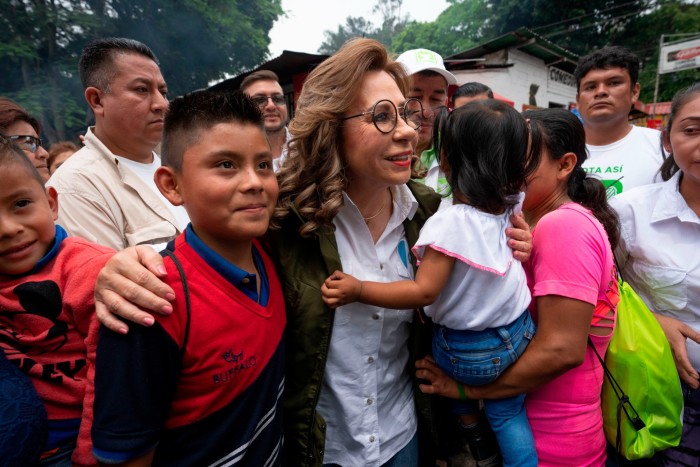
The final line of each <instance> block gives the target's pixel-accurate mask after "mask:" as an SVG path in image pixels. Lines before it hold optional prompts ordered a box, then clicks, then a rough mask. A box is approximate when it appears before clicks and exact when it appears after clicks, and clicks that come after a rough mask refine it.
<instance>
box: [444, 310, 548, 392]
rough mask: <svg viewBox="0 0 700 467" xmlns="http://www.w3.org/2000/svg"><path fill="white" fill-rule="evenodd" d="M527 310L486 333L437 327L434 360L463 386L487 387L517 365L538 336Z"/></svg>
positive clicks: (485, 331) (485, 330) (486, 330)
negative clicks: (514, 363) (511, 366)
mask: <svg viewBox="0 0 700 467" xmlns="http://www.w3.org/2000/svg"><path fill="white" fill-rule="evenodd" d="M535 329H536V326H535V323H534V322H533V321H532V318H531V317H530V313H529V312H528V311H527V310H526V311H525V312H524V313H523V314H522V315H520V316H519V317H518V318H517V319H516V320H515V321H513V322H512V323H510V324H508V325H506V326H501V327H498V328H490V329H484V330H483V331H461V330H455V329H449V328H446V327H444V326H440V325H435V326H434V330H433V358H434V359H435V362H436V363H437V364H438V366H439V367H440V368H442V370H443V371H445V372H446V373H447V374H448V375H450V376H451V377H452V378H453V379H456V380H457V381H460V382H462V383H464V384H470V385H473V386H481V385H484V384H488V383H490V382H492V381H493V380H495V379H496V378H498V376H499V375H500V374H501V373H502V372H503V371H504V370H505V369H506V368H508V367H509V366H510V365H512V364H513V362H515V361H516V360H517V359H518V357H520V355H522V353H523V352H524V351H525V348H526V347H527V345H528V344H529V343H530V341H531V340H532V338H533V336H534V335H535Z"/></svg>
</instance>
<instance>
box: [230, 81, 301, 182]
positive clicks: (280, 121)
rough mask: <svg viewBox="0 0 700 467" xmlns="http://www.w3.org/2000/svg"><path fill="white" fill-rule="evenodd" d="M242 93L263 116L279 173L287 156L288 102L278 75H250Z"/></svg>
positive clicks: (242, 87) (242, 88)
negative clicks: (253, 103)
mask: <svg viewBox="0 0 700 467" xmlns="http://www.w3.org/2000/svg"><path fill="white" fill-rule="evenodd" d="M240 90H241V92H243V93H245V94H246V95H247V96H248V97H250V98H251V99H252V101H253V102H255V104H256V105H257V106H258V108H259V109H260V112H261V113H262V115H263V119H264V123H265V133H266V134H267V140H268V142H269V143H270V150H271V151H272V157H273V159H272V165H273V167H274V169H275V171H277V169H278V168H279V166H280V164H281V163H282V161H283V160H284V158H285V156H286V155H287V142H288V141H289V139H290V136H289V131H288V130H287V115H288V113H287V101H286V99H285V98H284V93H283V92H282V86H280V83H279V78H278V77H277V74H276V73H275V72H273V71H270V70H259V71H256V72H254V73H251V74H249V75H248V76H246V77H245V79H244V80H243V81H242V82H241V87H240Z"/></svg>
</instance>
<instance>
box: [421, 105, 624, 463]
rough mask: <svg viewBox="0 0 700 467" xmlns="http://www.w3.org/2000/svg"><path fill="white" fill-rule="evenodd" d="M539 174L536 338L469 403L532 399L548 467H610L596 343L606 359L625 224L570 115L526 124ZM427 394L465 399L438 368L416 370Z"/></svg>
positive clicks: (530, 212) (529, 211) (545, 114)
mask: <svg viewBox="0 0 700 467" xmlns="http://www.w3.org/2000/svg"><path fill="white" fill-rule="evenodd" d="M523 115H524V116H525V118H527V119H529V121H530V128H531V134H532V151H533V153H534V151H537V153H539V154H540V159H541V161H540V165H539V166H538V168H537V170H536V171H535V173H534V174H533V175H532V176H531V177H529V179H528V182H527V189H526V195H525V201H524V204H523V212H524V214H525V219H526V220H527V221H528V223H529V224H530V226H531V228H532V229H533V252H532V256H531V257H530V259H529V260H528V261H527V262H526V263H525V271H526V274H527V278H528V286H529V287H530V290H531V292H532V296H533V299H534V300H533V302H532V304H531V305H530V312H531V313H532V315H533V318H534V319H535V321H536V322H537V333H536V334H535V337H534V338H533V340H532V342H531V343H530V345H529V346H528V348H527V349H526V350H525V352H524V353H523V355H522V356H521V357H520V359H519V360H518V361H517V362H516V363H515V364H514V365H513V366H512V367H510V368H509V369H508V370H506V371H505V372H504V373H503V375H502V376H501V377H500V378H499V379H498V380H496V381H495V382H494V383H492V384H489V385H486V386H478V387H476V386H474V387H471V386H467V387H465V388H464V389H465V390H466V394H467V396H468V397H469V398H472V399H493V398H503V397H509V396H513V395H515V394H521V393H528V396H527V398H526V400H525V403H526V408H527V414H528V419H529V421H530V425H531V427H532V432H533V436H534V438H535V444H536V449H537V455H538V457H539V462H540V465H541V466H572V465H576V466H602V465H604V464H605V460H606V455H605V435H604V433H603V421H602V413H601V409H600V391H601V387H602V384H603V370H602V368H601V366H600V363H599V362H598V360H597V358H596V356H595V354H594V353H593V350H592V349H591V348H590V347H589V344H588V342H589V339H590V341H591V342H592V345H594V346H595V347H596V349H597V350H598V352H599V353H600V354H601V355H604V354H605V350H606V349H607V346H608V343H609V342H610V338H611V336H612V331H613V328H614V325H615V313H616V308H617V302H618V291H617V274H616V271H615V263H614V259H613V254H612V248H611V246H614V245H615V244H616V243H617V240H618V238H619V224H618V220H617V216H616V215H615V213H614V211H612V210H611V208H610V207H609V206H608V203H607V201H606V196H605V188H604V187H603V185H602V184H601V183H600V182H599V181H598V180H595V179H590V178H586V173H585V172H584V170H583V168H582V167H581V165H582V164H583V162H584V161H585V160H586V147H585V135H584V132H583V126H582V125H581V123H580V122H579V121H578V119H577V118H576V117H575V116H574V115H573V114H571V113H570V112H567V111H565V110H558V109H544V110H534V111H527V112H525V113H524V114H523ZM416 366H417V368H418V372H417V376H418V377H419V378H424V379H426V380H428V381H429V382H430V384H426V385H423V386H422V387H421V389H422V390H423V391H424V392H427V393H434V394H441V395H446V396H449V397H453V398H458V397H459V393H460V391H459V388H458V386H457V383H456V382H454V381H452V380H450V379H448V378H447V377H446V376H445V375H444V374H441V373H440V372H439V370H438V369H437V367H436V366H435V364H434V363H433V362H432V361H430V360H428V359H423V360H420V361H419V362H417V364H416Z"/></svg>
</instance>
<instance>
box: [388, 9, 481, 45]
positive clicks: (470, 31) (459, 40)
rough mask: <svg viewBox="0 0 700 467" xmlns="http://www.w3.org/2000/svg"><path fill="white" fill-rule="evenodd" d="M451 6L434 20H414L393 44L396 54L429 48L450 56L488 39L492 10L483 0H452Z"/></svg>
mask: <svg viewBox="0 0 700 467" xmlns="http://www.w3.org/2000/svg"><path fill="white" fill-rule="evenodd" d="M448 1H449V3H450V6H449V7H447V9H446V10H445V11H443V12H442V13H440V15H439V16H438V17H437V19H436V20H435V21H433V22H419V21H412V22H410V23H409V24H407V25H406V28H405V29H404V30H403V31H402V32H401V33H399V34H398V35H397V36H396V37H395V38H394V40H393V41H392V43H391V50H392V51H394V52H396V53H401V52H405V51H406V50H410V49H417V48H425V49H430V50H434V51H435V52H438V53H439V54H440V55H443V56H448V55H452V54H455V53H458V52H461V51H463V50H465V49H468V48H470V47H472V46H474V45H476V44H477V43H478V42H479V41H480V40H483V39H485V38H486V33H485V31H487V30H488V27H489V22H490V18H489V10H488V8H487V6H486V5H485V4H484V2H483V1H482V0H448Z"/></svg>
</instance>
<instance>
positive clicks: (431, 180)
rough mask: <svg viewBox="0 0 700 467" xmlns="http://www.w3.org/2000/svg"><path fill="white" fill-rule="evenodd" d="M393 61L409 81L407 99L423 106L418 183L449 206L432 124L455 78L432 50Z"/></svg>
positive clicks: (454, 82) (403, 56) (405, 53)
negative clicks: (422, 183) (431, 190)
mask: <svg viewBox="0 0 700 467" xmlns="http://www.w3.org/2000/svg"><path fill="white" fill-rule="evenodd" d="M396 61H397V62H399V63H401V64H402V65H403V67H404V69H405V70H406V73H407V74H408V75H409V77H410V80H411V87H410V90H409V92H408V96H406V97H409V98H415V99H418V100H420V102H421V104H423V120H422V122H421V128H420V131H419V133H418V145H417V146H416V154H417V155H419V156H420V161H421V164H420V167H419V170H417V171H416V172H417V174H418V176H419V178H417V180H418V181H422V182H424V183H425V184H426V185H428V186H429V187H431V188H433V189H434V190H435V191H437V192H438V193H439V194H441V195H443V196H446V197H445V198H443V203H442V204H441V205H449V204H452V196H451V195H450V187H449V185H448V184H447V180H446V179H445V174H444V173H443V172H442V170H440V166H439V161H438V158H437V157H436V155H435V151H434V150H433V123H434V122H435V117H436V116H437V114H438V113H439V112H440V110H442V109H443V108H445V107H446V106H447V89H448V87H449V85H451V84H457V78H456V77H455V76H454V75H453V74H452V73H450V72H449V71H447V69H445V64H444V62H443V61H442V57H441V56H440V55H438V54H437V53H435V52H433V51H432V50H428V49H413V50H408V51H406V52H404V53H402V54H401V55H399V57H398V58H397V59H396Z"/></svg>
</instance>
